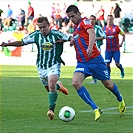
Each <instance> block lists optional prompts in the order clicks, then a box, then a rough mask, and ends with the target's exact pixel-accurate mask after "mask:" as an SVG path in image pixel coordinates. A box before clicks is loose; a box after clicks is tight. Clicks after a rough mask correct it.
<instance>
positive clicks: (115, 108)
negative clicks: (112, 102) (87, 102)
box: [79, 106, 133, 114]
mask: <svg viewBox="0 0 133 133" xmlns="http://www.w3.org/2000/svg"><path fill="white" fill-rule="evenodd" d="M132 108H133V106H127V107H126V109H132ZM109 110H118V107H114V108H105V109H102V111H103V113H104V114H118V113H119V112H107V111H109ZM104 111H105V112H104ZM79 112H80V113H88V112H93V110H82V111H79ZM126 114H133V111H131V112H126Z"/></svg>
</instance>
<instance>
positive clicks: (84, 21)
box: [82, 17, 91, 25]
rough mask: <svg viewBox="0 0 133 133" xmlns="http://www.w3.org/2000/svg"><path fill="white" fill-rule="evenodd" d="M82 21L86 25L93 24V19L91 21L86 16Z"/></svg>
mask: <svg viewBox="0 0 133 133" xmlns="http://www.w3.org/2000/svg"><path fill="white" fill-rule="evenodd" d="M82 22H83V23H84V24H85V25H87V24H91V21H90V20H89V19H88V18H86V17H84V18H82Z"/></svg>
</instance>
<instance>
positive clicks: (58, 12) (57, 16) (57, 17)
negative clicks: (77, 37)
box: [55, 3, 61, 28]
mask: <svg viewBox="0 0 133 133" xmlns="http://www.w3.org/2000/svg"><path fill="white" fill-rule="evenodd" d="M55 22H56V24H57V25H58V27H59V28H61V9H60V5H59V3H57V6H56V12H55Z"/></svg>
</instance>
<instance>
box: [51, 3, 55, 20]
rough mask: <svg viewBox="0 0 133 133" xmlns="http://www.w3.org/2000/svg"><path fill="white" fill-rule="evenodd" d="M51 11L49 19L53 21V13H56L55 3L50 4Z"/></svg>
mask: <svg viewBox="0 0 133 133" xmlns="http://www.w3.org/2000/svg"><path fill="white" fill-rule="evenodd" d="M51 10H52V14H51V17H52V18H54V19H55V13H56V7H55V3H53V4H52V6H51Z"/></svg>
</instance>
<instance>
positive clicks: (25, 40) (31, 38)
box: [22, 32, 35, 45]
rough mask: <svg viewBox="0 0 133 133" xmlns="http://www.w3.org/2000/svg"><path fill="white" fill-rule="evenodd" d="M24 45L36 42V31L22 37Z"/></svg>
mask: <svg viewBox="0 0 133 133" xmlns="http://www.w3.org/2000/svg"><path fill="white" fill-rule="evenodd" d="M22 42H23V44H24V45H27V44H31V43H35V33H34V32H33V33H31V34H29V35H28V36H26V37H24V38H23V39H22Z"/></svg>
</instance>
